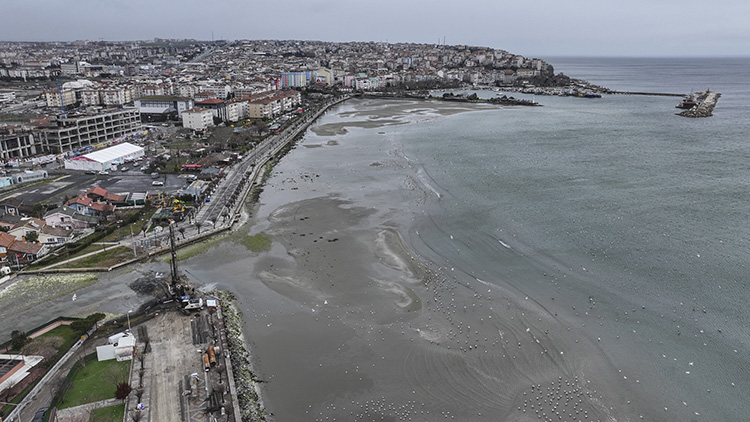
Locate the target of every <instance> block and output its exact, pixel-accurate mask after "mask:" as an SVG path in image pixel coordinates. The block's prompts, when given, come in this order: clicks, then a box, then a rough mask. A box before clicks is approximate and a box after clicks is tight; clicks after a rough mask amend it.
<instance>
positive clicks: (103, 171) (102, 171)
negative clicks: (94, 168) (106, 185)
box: [99, 170, 109, 175]
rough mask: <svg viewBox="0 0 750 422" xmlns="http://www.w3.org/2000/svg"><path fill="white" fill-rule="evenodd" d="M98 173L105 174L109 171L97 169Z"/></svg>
mask: <svg viewBox="0 0 750 422" xmlns="http://www.w3.org/2000/svg"><path fill="white" fill-rule="evenodd" d="M99 174H102V175H107V174H109V172H108V171H107V170H101V171H99Z"/></svg>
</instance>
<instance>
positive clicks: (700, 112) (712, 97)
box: [677, 91, 721, 117]
mask: <svg viewBox="0 0 750 422" xmlns="http://www.w3.org/2000/svg"><path fill="white" fill-rule="evenodd" d="M704 94H705V95H706V98H704V99H703V101H701V102H700V104H698V105H697V106H695V107H693V108H691V109H689V110H685V111H683V112H681V113H677V115H678V116H682V117H711V116H713V111H714V107H716V103H717V102H718V101H719V97H721V94H720V93H718V92H711V91H706V92H705V93H704Z"/></svg>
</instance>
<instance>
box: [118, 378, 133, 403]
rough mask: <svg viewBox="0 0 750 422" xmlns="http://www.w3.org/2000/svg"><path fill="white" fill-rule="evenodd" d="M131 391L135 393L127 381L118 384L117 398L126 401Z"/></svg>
mask: <svg viewBox="0 0 750 422" xmlns="http://www.w3.org/2000/svg"><path fill="white" fill-rule="evenodd" d="M131 391H133V387H131V386H130V384H128V383H127V382H125V381H123V382H120V383H118V384H117V389H116V390H115V398H116V399H117V400H125V399H126V398H127V397H128V394H130V392H131Z"/></svg>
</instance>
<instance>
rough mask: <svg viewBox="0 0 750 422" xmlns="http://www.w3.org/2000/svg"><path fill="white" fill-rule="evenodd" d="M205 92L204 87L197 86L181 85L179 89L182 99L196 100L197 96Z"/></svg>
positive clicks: (178, 93)
mask: <svg viewBox="0 0 750 422" xmlns="http://www.w3.org/2000/svg"><path fill="white" fill-rule="evenodd" d="M201 91H203V87H199V86H195V85H180V86H178V87H177V95H179V96H180V97H187V98H195V94H197V93H199V92H201Z"/></svg>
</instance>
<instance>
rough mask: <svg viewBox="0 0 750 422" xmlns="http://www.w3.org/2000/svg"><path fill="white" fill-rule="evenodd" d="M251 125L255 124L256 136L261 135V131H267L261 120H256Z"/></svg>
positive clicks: (266, 126)
mask: <svg viewBox="0 0 750 422" xmlns="http://www.w3.org/2000/svg"><path fill="white" fill-rule="evenodd" d="M253 126H255V130H256V131H257V132H258V136H263V133H264V132H267V131H268V125H267V124H266V122H264V121H263V120H256V121H255V123H253Z"/></svg>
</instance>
